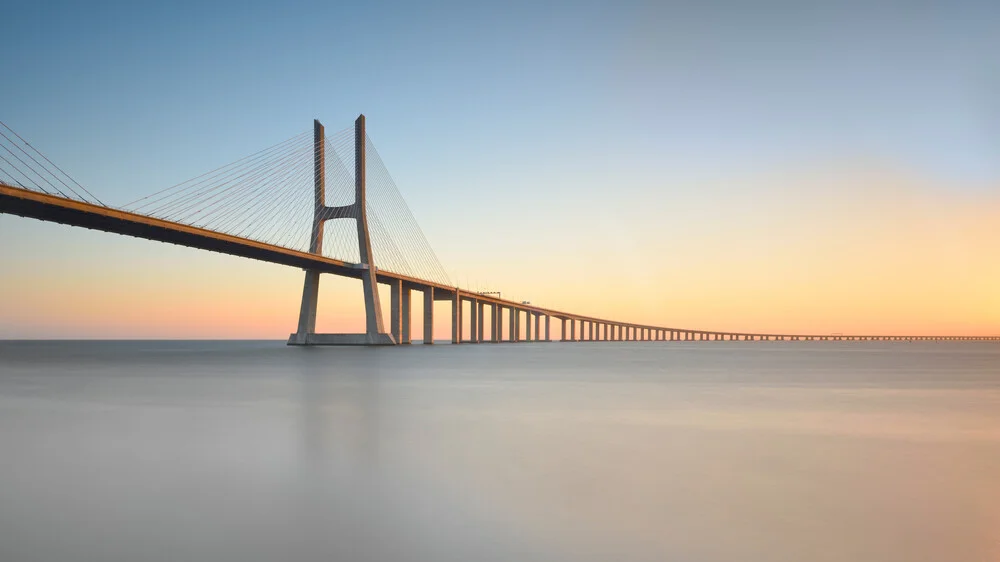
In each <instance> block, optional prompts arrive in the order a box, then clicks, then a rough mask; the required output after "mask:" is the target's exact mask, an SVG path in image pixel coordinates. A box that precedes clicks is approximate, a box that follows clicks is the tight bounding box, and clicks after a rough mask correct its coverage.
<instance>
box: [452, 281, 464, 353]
mask: <svg viewBox="0 0 1000 562" xmlns="http://www.w3.org/2000/svg"><path fill="white" fill-rule="evenodd" d="M451 343H462V292H461V291H459V290H458V289H455V296H454V297H453V298H452V299H451Z"/></svg>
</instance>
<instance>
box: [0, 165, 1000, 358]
mask: <svg viewBox="0 0 1000 562" xmlns="http://www.w3.org/2000/svg"><path fill="white" fill-rule="evenodd" d="M740 184H741V187H742V189H740V190H739V191H738V193H739V194H738V195H733V193H734V192H733V190H732V189H731V187H732V182H723V181H718V182H700V183H697V184H694V185H691V186H690V187H689V188H690V189H692V190H696V191H697V192H698V193H699V194H700V195H701V197H702V198H701V199H700V200H698V201H695V202H689V203H688V204H687V207H685V206H683V205H677V204H674V205H671V204H670V203H669V202H663V201H650V202H649V204H648V205H644V206H641V207H635V208H631V209H628V210H627V211H621V210H618V211H615V212H614V213H612V214H610V215H608V216H598V217H586V216H584V217H581V216H580V215H579V214H575V213H573V212H572V209H567V211H566V216H561V215H559V211H558V210H551V211H550V214H551V215H553V216H552V217H551V219H550V220H549V221H547V223H540V224H539V225H538V226H537V227H536V228H534V229H515V230H516V232H514V231H511V232H503V229H502V223H503V221H502V220H499V221H497V224H493V221H496V219H491V218H490V217H488V216H485V215H484V216H481V217H479V220H480V222H482V223H483V231H484V232H487V233H488V232H494V233H499V234H498V235H497V236H493V237H490V236H486V235H483V236H482V238H481V239H477V241H478V242H479V243H480V246H479V248H480V249H479V250H474V249H472V250H471V251H470V248H468V247H466V246H464V245H463V243H461V242H456V243H453V244H451V243H449V241H447V240H445V241H439V240H430V242H431V244H432V245H434V246H435V247H436V248H440V247H443V248H444V251H441V250H439V253H440V254H441V257H442V262H444V263H445V264H446V265H447V264H451V265H461V266H464V267H462V268H461V269H452V270H450V271H451V272H452V273H453V275H455V277H456V279H453V281H458V282H459V284H461V285H467V284H468V285H470V286H471V288H473V289H478V288H483V289H486V288H496V287H500V288H502V290H503V291H504V296H505V297H509V298H517V299H524V300H530V301H531V302H533V303H535V304H538V305H542V306H550V307H553V308H557V309H562V310H569V311H574V312H579V313H582V314H591V315H595V316H600V317H608V318H612V319H620V320H623V321H633V322H642V323H650V324H657V325H666V326H672V327H689V328H694V329H718V330H741V331H757V332H812V333H832V332H843V333H872V334H890V333H895V334H944V335H949V334H964V335H993V334H1000V291H998V287H1000V261H998V260H997V258H996V256H998V255H1000V226H998V225H1000V197H998V196H996V195H991V194H990V193H991V190H989V189H964V190H954V189H947V188H944V187H942V186H937V185H934V184H932V183H930V182H926V181H918V180H916V179H914V178H912V177H909V176H907V175H905V174H903V173H899V172H898V171H887V170H886V169H884V168H883V169H879V168H876V167H865V166H841V167H839V168H836V167H831V168H827V169H820V168H817V169H812V170H808V171H804V172H802V171H795V172H784V173H781V174H771V175H767V176H762V177H758V178H753V179H751V180H743V181H741V182H740ZM997 192H998V191H997V190H996V189H993V190H992V193H994V194H995V193H997ZM715 195H718V198H715ZM699 201H700V202H699ZM678 207H680V208H678ZM418 219H419V217H418ZM574 221H575V224H578V225H585V224H587V222H588V221H590V222H591V223H592V226H593V228H582V227H581V228H579V229H577V230H576V231H575V232H573V233H572V236H570V237H568V238H567V232H566V230H565V229H566V227H567V225H572V224H574ZM0 238H2V240H3V241H4V244H3V245H2V246H0V258H2V263H3V264H4V265H3V275H2V277H0V337H8V338H20V337H29V338H30V337H122V338H124V337H142V338H188V337H189V338H277V339H280V338H285V337H287V335H288V333H289V332H291V331H293V329H294V327H295V324H296V318H297V313H298V303H299V298H300V294H301V283H302V273H301V272H300V271H298V270H294V269H291V268H286V267H282V266H276V265H271V264H264V263H259V262H255V261H252V260H246V259H241V258H234V257H230V256H222V255H217V254H213V253H210V252H204V251H200V250H192V249H188V248H180V247H176V246H171V245H166V244H160V243H153V242H148V241H143V240H138V239H132V238H127V237H122V236H117V235H111V234H107V233H101V232H94V231H88V230H84V229H74V228H71V227H66V226H61V225H55V224H51V223H41V222H38V221H29V220H27V219H21V218H18V217H12V216H7V215H3V216H0ZM465 252H467V253H465ZM456 253H464V255H463V256H461V257H459V256H457V255H453V254H456ZM466 279H469V281H466ZM477 279H480V280H483V279H485V280H489V281H490V283H489V284H488V285H487V284H485V283H483V282H480V281H476V280H477ZM384 300H385V307H387V306H388V299H387V298H384ZM414 300H415V301H419V299H414ZM320 306H321V309H320V314H319V329H320V330H322V331H360V330H361V328H362V326H363V321H362V301H361V294H360V284H359V283H358V282H356V281H351V280H345V279H339V278H336V277H332V276H324V277H323V281H322V292H321V297H320ZM437 306H438V309H437V310H438V319H439V320H438V322H437V326H436V328H437V329H436V337H441V338H444V337H447V336H448V334H449V333H450V332H449V330H450V328H449V324H448V320H447V315H446V311H447V307H448V304H447V303H439V304H438V305H437ZM420 310H421V308H420V305H419V303H418V304H416V305H415V313H416V314H415V316H417V317H418V318H417V320H416V321H415V325H414V328H415V331H414V333H415V335H417V334H419V333H420V326H421V321H420V320H419V311H420Z"/></svg>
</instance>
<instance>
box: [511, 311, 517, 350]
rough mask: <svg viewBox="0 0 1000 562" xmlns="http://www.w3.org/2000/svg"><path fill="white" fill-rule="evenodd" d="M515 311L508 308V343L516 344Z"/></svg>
mask: <svg viewBox="0 0 1000 562" xmlns="http://www.w3.org/2000/svg"><path fill="white" fill-rule="evenodd" d="M517 330H518V325H517V309H516V308H514V307H513V306H512V307H510V343H517V336H518V334H517Z"/></svg>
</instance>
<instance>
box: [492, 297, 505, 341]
mask: <svg viewBox="0 0 1000 562" xmlns="http://www.w3.org/2000/svg"><path fill="white" fill-rule="evenodd" d="M490 306H491V307H492V308H491V310H492V311H493V317H492V318H491V322H490V325H491V329H492V331H491V332H490V335H491V336H492V337H493V343H500V342H501V341H502V340H503V336H502V335H501V332H500V329H501V321H500V313H501V312H502V311H503V309H501V308H500V305H498V304H495V303H494V304H492V305H490Z"/></svg>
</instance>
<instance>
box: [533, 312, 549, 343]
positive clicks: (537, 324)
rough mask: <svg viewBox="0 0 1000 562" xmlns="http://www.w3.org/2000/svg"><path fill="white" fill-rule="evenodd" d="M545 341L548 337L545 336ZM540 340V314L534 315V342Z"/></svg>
mask: <svg viewBox="0 0 1000 562" xmlns="http://www.w3.org/2000/svg"><path fill="white" fill-rule="evenodd" d="M545 339H549V335H548V334H547V333H546V334H545ZM541 340H542V313H541V312H538V313H535V341H541Z"/></svg>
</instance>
